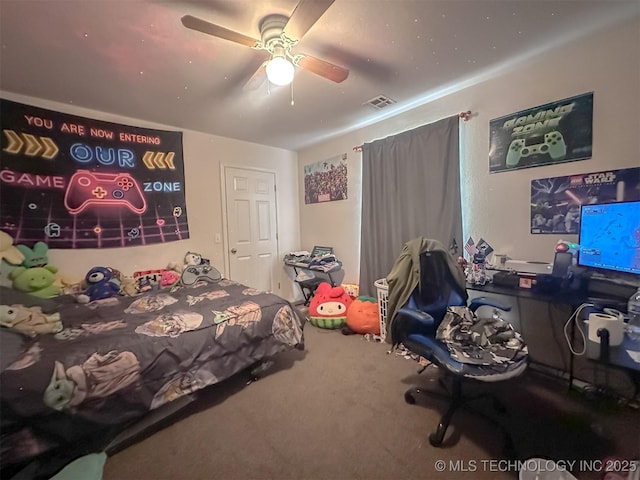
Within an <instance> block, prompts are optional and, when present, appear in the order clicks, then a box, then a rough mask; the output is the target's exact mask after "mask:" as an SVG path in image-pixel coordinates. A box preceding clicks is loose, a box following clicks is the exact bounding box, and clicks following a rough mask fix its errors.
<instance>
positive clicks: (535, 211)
mask: <svg viewBox="0 0 640 480" xmlns="http://www.w3.org/2000/svg"><path fill="white" fill-rule="evenodd" d="M635 200H640V167H634V168H624V169H620V170H607V171H604V172H595V173H581V174H578V175H569V176H564V177H552V178H539V179H537V180H532V181H531V233H560V234H578V230H579V228H580V206H581V205H589V204H594V203H616V202H628V201H635Z"/></svg>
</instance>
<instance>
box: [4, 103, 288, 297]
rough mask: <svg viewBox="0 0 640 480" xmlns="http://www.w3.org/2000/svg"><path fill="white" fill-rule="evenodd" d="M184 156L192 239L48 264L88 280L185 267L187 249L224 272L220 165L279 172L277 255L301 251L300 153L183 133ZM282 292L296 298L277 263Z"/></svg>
mask: <svg viewBox="0 0 640 480" xmlns="http://www.w3.org/2000/svg"><path fill="white" fill-rule="evenodd" d="M0 96H2V97H3V98H5V99H7V100H13V101H16V102H21V103H25V104H28V105H34V106H37V107H41V108H47V109H50V110H55V111H59V112H64V113H69V114H73V115H79V116H83V117H88V118H94V119H97V120H104V121H109V122H116V123H123V124H126V125H134V126H139V127H148V128H158V129H165V130H173V131H176V130H180V129H179V128H176V127H170V126H166V125H158V124H154V123H149V122H145V121H142V120H137V119H131V118H127V117H122V116H118V115H113V114H107V113H104V112H99V111H94V110H88V109H83V108H77V107H74V106H72V105H68V104H61V103H56V102H51V101H47V100H42V99H38V98H32V97H26V96H22V95H16V94H12V93H9V92H0ZM183 158H184V165H185V184H186V202H187V214H188V218H189V234H190V238H189V239H188V240H181V241H178V242H170V243H165V244H159V245H148V246H144V247H128V248H109V249H78V250H61V249H52V250H50V253H49V262H50V263H51V264H52V265H55V266H57V267H58V268H59V270H60V273H61V274H62V275H63V276H66V277H70V278H77V279H81V278H84V276H85V274H86V273H87V271H88V270H89V269H90V268H91V267H93V266H96V265H104V266H110V267H113V268H117V269H118V270H120V271H122V272H123V273H125V274H128V275H130V274H132V273H133V272H134V271H137V270H146V269H151V268H164V267H166V266H167V264H168V263H169V262H172V261H174V262H178V263H180V264H182V261H183V259H184V255H185V253H186V252H187V251H195V252H199V253H201V254H202V255H203V256H204V257H205V258H209V259H210V260H211V263H212V265H214V266H216V268H218V269H219V270H220V271H223V269H224V265H225V262H224V255H225V247H224V242H221V243H216V242H215V238H216V234H220V236H221V237H222V239H223V240H224V236H223V223H222V208H223V199H222V196H221V179H220V174H221V172H220V170H221V169H220V165H221V164H223V165H231V166H236V167H258V168H260V169H267V170H270V171H273V172H275V174H276V182H277V186H278V189H277V197H276V201H277V205H278V210H277V216H278V250H279V253H278V257H279V258H280V259H281V258H282V257H283V256H284V254H285V253H287V252H289V251H292V250H297V249H298V248H299V243H300V242H299V231H300V230H299V222H298V218H299V210H298V201H297V195H298V185H297V182H298V165H297V155H296V153H295V152H292V151H289V150H283V149H279V148H273V147H267V146H264V145H257V144H254V143H249V142H244V141H239V140H233V139H230V138H225V137H219V136H215V135H207V134H204V133H199V132H194V131H189V130H184V131H183ZM277 274H278V279H279V280H278V281H279V282H280V285H281V287H280V289H279V290H274V293H277V294H279V295H281V296H283V297H285V298H287V299H294V298H295V297H296V296H297V295H298V292H297V290H295V289H294V286H293V285H292V283H291V281H290V279H289V278H288V277H287V275H286V272H285V270H284V268H282V266H281V264H278V265H277Z"/></svg>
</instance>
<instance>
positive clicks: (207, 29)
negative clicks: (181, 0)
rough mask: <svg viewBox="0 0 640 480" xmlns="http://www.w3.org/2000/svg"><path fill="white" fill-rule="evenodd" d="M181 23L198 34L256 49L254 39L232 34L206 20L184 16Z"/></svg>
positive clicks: (256, 41) (231, 31) (235, 33)
mask: <svg viewBox="0 0 640 480" xmlns="http://www.w3.org/2000/svg"><path fill="white" fill-rule="evenodd" d="M181 21H182V25H184V26H185V27H187V28H190V29H191V30H197V31H198V32H202V33H206V34H207V35H213V36H214V37H218V38H224V39H225V40H230V41H232V42H235V43H239V44H241V45H245V46H247V47H256V46H257V45H258V43H259V42H258V40H256V39H255V38H251V37H247V36H246V35H243V34H241V33H238V32H234V31H233V30H229V29H227V28H224V27H221V26H220V25H215V24H213V23H211V22H207V21H206V20H202V19H201V18H198V17H193V16H191V15H185V16H184V17H182V19H181Z"/></svg>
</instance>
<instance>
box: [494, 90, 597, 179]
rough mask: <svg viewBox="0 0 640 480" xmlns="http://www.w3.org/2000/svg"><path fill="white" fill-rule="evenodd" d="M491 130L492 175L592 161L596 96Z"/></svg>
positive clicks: (534, 111) (526, 114)
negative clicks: (577, 161)
mask: <svg viewBox="0 0 640 480" xmlns="http://www.w3.org/2000/svg"><path fill="white" fill-rule="evenodd" d="M489 129H490V136H489V137H490V140H489V143H490V145H489V172H490V173H495V172H504V171H508V170H518V169H521V168H529V167H538V166H541V165H550V164H556V163H564V162H573V161H576V160H585V159H588V158H591V149H592V137H593V92H591V93H586V94H583V95H578V96H575V97H572V98H566V99H564V100H559V101H557V102H553V103H547V104H546V105H542V106H539V107H535V108H530V109H528V110H522V111H520V112H517V113H513V114H511V115H507V116H504V117H500V118H496V119H495V120H491V121H490V123H489Z"/></svg>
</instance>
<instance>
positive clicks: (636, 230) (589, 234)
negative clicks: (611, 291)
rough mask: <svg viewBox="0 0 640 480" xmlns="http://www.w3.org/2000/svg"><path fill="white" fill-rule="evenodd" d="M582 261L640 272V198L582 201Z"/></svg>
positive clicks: (579, 258)
mask: <svg viewBox="0 0 640 480" xmlns="http://www.w3.org/2000/svg"><path fill="white" fill-rule="evenodd" d="M579 243H580V253H579V255H578V264H579V265H582V266H584V267H593V268H603V269H606V270H614V271H616V272H624V273H634V274H636V275H640V201H635V202H619V203H601V204H593V205H582V207H581V209H580V242H579Z"/></svg>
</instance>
